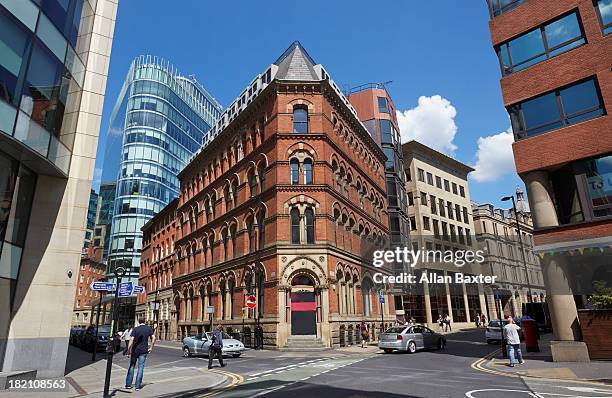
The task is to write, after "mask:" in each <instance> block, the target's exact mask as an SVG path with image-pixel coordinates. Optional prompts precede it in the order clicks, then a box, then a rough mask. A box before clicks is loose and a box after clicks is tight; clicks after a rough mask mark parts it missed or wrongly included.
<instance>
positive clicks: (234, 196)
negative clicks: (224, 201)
mask: <svg viewBox="0 0 612 398" xmlns="http://www.w3.org/2000/svg"><path fill="white" fill-rule="evenodd" d="M231 189H232V200H233V201H234V207H236V206H238V181H234V182H233V183H232V188H231Z"/></svg>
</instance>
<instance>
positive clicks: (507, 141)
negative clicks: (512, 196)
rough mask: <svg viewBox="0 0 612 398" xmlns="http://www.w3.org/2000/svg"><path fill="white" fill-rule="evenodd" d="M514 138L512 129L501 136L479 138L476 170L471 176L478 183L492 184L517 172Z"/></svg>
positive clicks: (500, 134)
mask: <svg viewBox="0 0 612 398" xmlns="http://www.w3.org/2000/svg"><path fill="white" fill-rule="evenodd" d="M513 142H514V137H513V135H512V132H511V130H510V129H508V130H507V131H503V132H501V133H499V134H495V135H489V136H487V137H479V138H478V150H477V151H476V164H475V165H474V166H473V167H474V169H476V170H475V171H474V172H472V173H471V174H470V175H471V176H472V178H473V179H474V180H475V181H478V182H491V181H496V180H497V179H499V178H501V177H503V176H505V175H508V174H511V173H515V172H516V166H515V165H514V156H513V154H512V143H513Z"/></svg>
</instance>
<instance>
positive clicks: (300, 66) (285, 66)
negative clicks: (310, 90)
mask: <svg viewBox="0 0 612 398" xmlns="http://www.w3.org/2000/svg"><path fill="white" fill-rule="evenodd" d="M274 64H275V65H277V66H278V71H277V72H276V76H275V77H276V78H277V79H281V80H319V78H318V77H317V74H316V73H315V70H314V66H315V62H314V61H313V59H312V58H311V57H310V55H308V53H307V52H306V50H305V49H304V47H302V44H301V43H300V42H299V41H297V40H296V41H294V42H293V43H292V44H291V45H290V46H289V48H288V49H287V50H285V52H284V53H283V55H281V56H280V57H279V58H278V59H277V60H276V62H275V63H274Z"/></svg>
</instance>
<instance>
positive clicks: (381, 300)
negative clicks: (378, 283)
mask: <svg viewBox="0 0 612 398" xmlns="http://www.w3.org/2000/svg"><path fill="white" fill-rule="evenodd" d="M378 301H380V303H381V304H383V303H384V302H385V296H384V295H382V294H381V295H379V296H378Z"/></svg>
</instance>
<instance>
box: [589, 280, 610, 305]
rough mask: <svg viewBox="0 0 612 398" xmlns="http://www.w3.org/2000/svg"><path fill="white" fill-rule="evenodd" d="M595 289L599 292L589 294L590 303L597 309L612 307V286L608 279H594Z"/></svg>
mask: <svg viewBox="0 0 612 398" xmlns="http://www.w3.org/2000/svg"><path fill="white" fill-rule="evenodd" d="M593 289H594V290H595V292H596V293H597V294H593V295H591V296H589V298H588V299H587V300H588V302H589V303H591V304H593V305H594V306H595V307H597V309H604V308H612V287H608V286H607V282H606V281H601V280H599V281H593Z"/></svg>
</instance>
